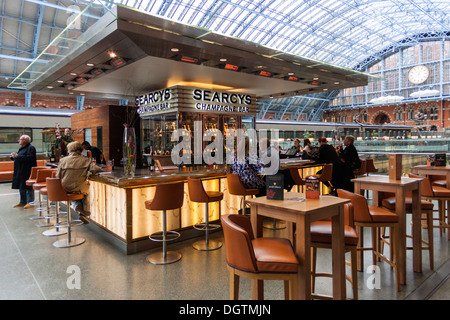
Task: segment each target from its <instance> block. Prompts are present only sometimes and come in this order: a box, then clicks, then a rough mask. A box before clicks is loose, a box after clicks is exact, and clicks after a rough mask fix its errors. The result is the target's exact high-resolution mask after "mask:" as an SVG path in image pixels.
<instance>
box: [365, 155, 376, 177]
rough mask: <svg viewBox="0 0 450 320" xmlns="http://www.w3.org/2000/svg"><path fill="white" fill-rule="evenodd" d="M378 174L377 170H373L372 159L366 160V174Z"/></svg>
mask: <svg viewBox="0 0 450 320" xmlns="http://www.w3.org/2000/svg"><path fill="white" fill-rule="evenodd" d="M376 172H378V169H377V168H375V165H374V163H373V159H371V158H370V159H366V174H367V175H369V173H376Z"/></svg>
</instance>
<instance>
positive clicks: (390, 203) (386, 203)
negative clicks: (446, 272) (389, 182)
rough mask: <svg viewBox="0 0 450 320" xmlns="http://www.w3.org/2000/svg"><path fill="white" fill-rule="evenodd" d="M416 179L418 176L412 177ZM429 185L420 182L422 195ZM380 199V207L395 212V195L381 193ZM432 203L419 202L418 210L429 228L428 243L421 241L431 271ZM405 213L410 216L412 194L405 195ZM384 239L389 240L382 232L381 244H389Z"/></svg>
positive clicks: (432, 251)
mask: <svg viewBox="0 0 450 320" xmlns="http://www.w3.org/2000/svg"><path fill="white" fill-rule="evenodd" d="M415 177H418V176H414V178H415ZM419 178H420V177H419ZM430 187H431V184H430V183H429V181H428V182H427V181H425V180H423V181H422V182H421V190H422V194H423V192H424V190H426V189H427V188H430ZM381 197H382V201H381V205H382V206H383V207H384V208H386V209H388V210H390V211H392V212H395V204H396V199H395V194H392V193H386V192H384V193H381ZM433 206H434V205H433V203H432V202H430V201H427V200H421V203H420V208H421V215H422V217H423V216H425V219H426V221H427V224H428V226H430V227H429V228H428V229H427V230H428V241H425V240H422V243H424V244H425V247H422V250H428V253H429V259H430V269H431V270H433V269H434V249H433V248H434V241H433V228H432V227H431V226H432V225H433ZM405 211H406V213H409V214H412V192H411V191H408V192H406V193H405ZM407 237H408V238H412V236H411V235H407ZM386 239H389V237H387V236H385V235H384V231H383V232H382V240H383V242H382V244H383V243H387V244H390V243H389V242H388V241H386ZM407 249H409V250H411V249H412V247H408V248H407ZM380 251H381V252H383V246H381V249H380Z"/></svg>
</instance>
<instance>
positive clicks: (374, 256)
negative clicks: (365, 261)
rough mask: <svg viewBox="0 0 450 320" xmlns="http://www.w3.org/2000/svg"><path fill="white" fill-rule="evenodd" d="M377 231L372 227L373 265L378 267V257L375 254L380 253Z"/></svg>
mask: <svg viewBox="0 0 450 320" xmlns="http://www.w3.org/2000/svg"><path fill="white" fill-rule="evenodd" d="M377 229H378V228H376V227H372V264H373V265H376V264H377V255H376V254H375V252H378V250H377V249H378V248H377V247H378V246H377V243H378V238H377V233H378V232H377Z"/></svg>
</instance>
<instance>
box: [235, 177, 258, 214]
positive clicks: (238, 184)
mask: <svg viewBox="0 0 450 320" xmlns="http://www.w3.org/2000/svg"><path fill="white" fill-rule="evenodd" d="M227 183H228V192H229V193H230V194H232V195H235V196H241V197H242V214H243V215H246V214H247V213H246V203H245V197H246V196H250V197H253V196H255V195H257V194H258V193H259V189H247V188H245V187H244V184H243V183H242V181H241V178H240V177H239V175H238V174H237V173H227Z"/></svg>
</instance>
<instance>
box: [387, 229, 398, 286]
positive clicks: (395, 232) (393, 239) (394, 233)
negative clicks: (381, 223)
mask: <svg viewBox="0 0 450 320" xmlns="http://www.w3.org/2000/svg"><path fill="white" fill-rule="evenodd" d="M389 233H390V236H391V248H390V250H392V251H393V254H394V260H393V262H394V272H395V288H396V289H397V292H398V291H400V274H399V272H398V254H399V252H398V248H397V237H398V226H395V227H390V230H389Z"/></svg>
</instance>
